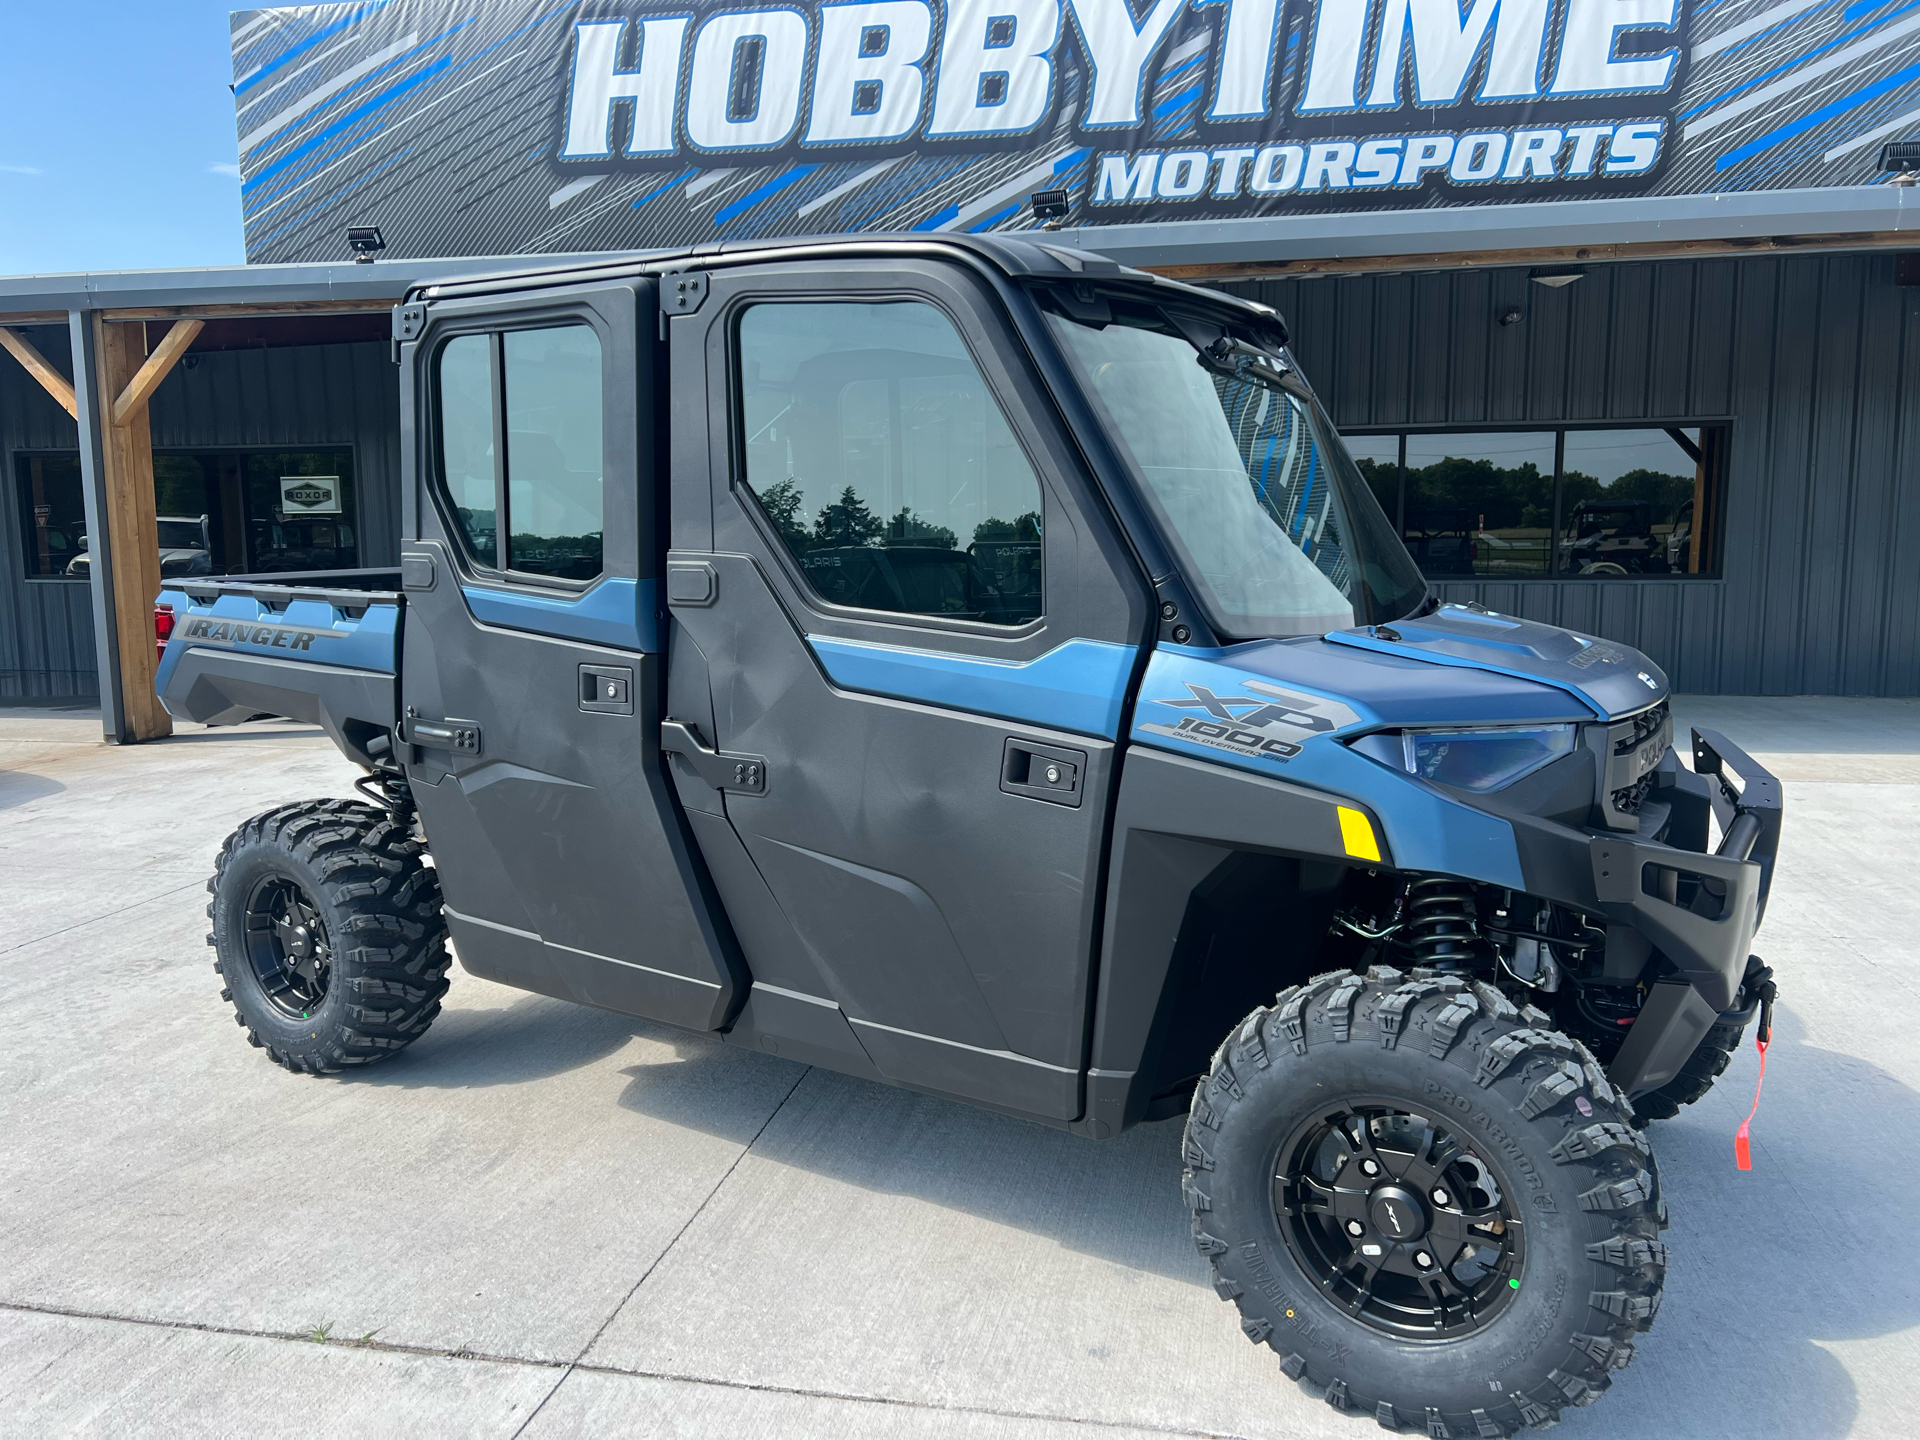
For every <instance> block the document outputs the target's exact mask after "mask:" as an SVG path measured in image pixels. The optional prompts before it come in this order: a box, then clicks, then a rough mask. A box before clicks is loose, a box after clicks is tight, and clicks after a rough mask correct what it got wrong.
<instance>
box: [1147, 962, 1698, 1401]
mask: <svg viewBox="0 0 1920 1440" xmlns="http://www.w3.org/2000/svg"><path fill="white" fill-rule="evenodd" d="M1546 1023H1547V1017H1546V1016H1545V1015H1543V1014H1542V1013H1541V1012H1539V1011H1537V1010H1533V1009H1531V1008H1529V1009H1528V1010H1527V1011H1525V1012H1522V1011H1520V1010H1517V1009H1515V1007H1514V1006H1513V1005H1512V1003H1511V1002H1510V1001H1508V1000H1507V999H1506V997H1505V996H1504V995H1502V994H1501V993H1500V992H1499V991H1498V990H1497V989H1496V988H1494V987H1493V986H1491V985H1487V984H1482V983H1472V982H1469V981H1467V980H1465V979H1463V978H1461V977H1458V976H1449V975H1441V974H1437V973H1435V972H1432V971H1426V970H1416V971H1414V972H1412V974H1411V975H1403V974H1402V973H1401V972H1400V971H1398V970H1394V969H1391V968H1389V967H1386V966H1376V967H1374V968H1373V969H1371V970H1369V971H1368V972H1367V973H1366V974H1365V975H1355V974H1353V973H1351V972H1348V971H1336V972H1334V973H1332V974H1329V975H1323V976H1320V977H1317V978H1316V979H1314V980H1313V981H1311V982H1309V983H1308V984H1306V985H1303V986H1295V987H1294V988H1292V989H1290V990H1288V991H1285V992H1283V993H1282V994H1281V995H1280V996H1279V997H1278V998H1277V1000H1276V1002H1275V1004H1274V1006H1273V1007H1272V1008H1271V1009H1262V1010H1256V1011H1255V1012H1254V1013H1253V1014H1252V1015H1250V1016H1248V1017H1247V1019H1246V1021H1245V1022H1244V1023H1243V1024H1242V1025H1241V1026H1240V1028H1239V1030H1238V1031H1236V1032H1235V1034H1234V1036H1233V1037H1232V1038H1231V1039H1230V1040H1229V1041H1228V1042H1227V1043H1226V1044H1223V1045H1222V1046H1221V1047H1220V1049H1219V1050H1218V1051H1217V1052H1216V1053H1215V1055H1214V1060H1213V1067H1212V1071H1211V1073H1210V1075H1209V1076H1208V1078H1207V1079H1206V1080H1205V1081H1204V1082H1203V1083H1202V1085H1201V1086H1200V1088H1199V1089H1198V1090H1197V1091H1196V1092H1195V1094H1194V1100H1193V1106H1192V1111H1191V1114H1190V1116H1189V1119H1188V1124H1187V1129H1186V1136H1185V1157H1186V1162H1187V1171H1186V1181H1185V1187H1186V1194H1187V1203H1188V1206H1189V1208H1190V1209H1191V1210H1192V1212H1193V1233H1194V1240H1195V1243H1196V1244H1197V1245H1198V1246H1199V1248H1200V1251H1201V1253H1202V1254H1203V1255H1205V1256H1206V1257H1207V1259H1208V1262H1209V1263H1210V1265H1211V1266H1212V1269H1213V1274H1214V1286H1215V1289H1216V1290H1218V1291H1219V1293H1220V1295H1221V1296H1222V1297H1223V1298H1225V1299H1228V1300H1231V1301H1233V1302H1234V1303H1235V1304H1236V1305H1237V1306H1238V1307H1239V1310H1240V1315H1241V1329H1242V1330H1243V1331H1244V1332H1245V1334H1246V1335H1247V1337H1248V1338H1249V1339H1251V1340H1253V1341H1255V1342H1256V1343H1262V1342H1264V1343H1265V1344H1268V1345H1270V1346H1272V1347H1273V1349H1274V1350H1275V1351H1276V1352H1277V1353H1278V1354H1279V1355H1280V1357H1281V1369H1282V1370H1283V1371H1284V1372H1285V1374H1286V1375H1287V1376H1288V1377H1290V1378H1292V1379H1294V1380H1298V1381H1303V1382H1305V1383H1307V1384H1308V1385H1310V1386H1311V1387H1312V1388H1313V1389H1314V1391H1315V1392H1316V1393H1319V1394H1322V1395H1324V1397H1325V1399H1326V1400H1327V1402H1328V1403H1329V1404H1330V1405H1332V1406H1334V1407H1335V1408H1336V1409H1340V1410H1350V1411H1355V1412H1363V1413H1365V1414H1367V1415H1369V1416H1372V1417H1373V1418H1375V1419H1376V1420H1378V1421H1379V1422H1380V1423H1381V1424H1382V1425H1386V1426H1389V1427H1402V1426H1403V1427H1407V1428H1409V1429H1413V1430H1416V1431H1422V1432H1424V1433H1426V1434H1428V1435H1430V1436H1496V1435H1510V1434H1512V1433H1514V1432H1515V1431H1516V1430H1518V1429H1520V1428H1521V1427H1523V1426H1528V1425H1534V1426H1544V1425H1548V1424H1551V1423H1552V1422H1553V1421H1554V1420H1555V1419H1556V1418H1557V1417H1558V1416H1559V1413H1560V1411H1561V1409H1562V1408H1563V1407H1564V1406H1567V1405H1584V1404H1589V1403H1591V1402H1592V1401H1593V1400H1594V1399H1596V1398H1598V1396H1599V1394H1600V1392H1601V1391H1603V1390H1605V1389H1606V1387H1607V1385H1608V1383H1609V1376H1610V1374H1611V1372H1612V1371H1614V1370H1616V1369H1619V1368H1620V1367H1621V1366H1623V1365H1625V1364H1626V1363H1627V1361H1628V1360H1629V1359H1630V1358H1631V1357H1632V1354H1633V1346H1632V1343H1631V1342H1632V1337H1633V1335H1634V1333H1635V1332H1636V1331H1643V1330H1645V1329H1647V1328H1648V1326H1649V1325H1651V1324H1652V1321H1653V1317H1654V1313H1655V1312H1656V1311H1657V1310H1658V1308H1659V1303H1660V1289H1661V1282H1662V1279H1663V1276H1664V1273H1665V1266H1666V1247H1665V1246H1664V1245H1663V1244H1661V1243H1660V1240H1659V1238H1658V1237H1659V1233H1660V1230H1661V1229H1662V1227H1663V1226H1664V1223H1665V1222H1664V1218H1663V1215H1664V1209H1663V1206H1662V1204H1661V1202H1660V1199H1659V1179H1658V1172H1657V1171H1656V1169H1655V1167H1654V1163H1653V1158H1652V1155H1651V1153H1650V1152H1649V1151H1648V1148H1647V1144H1646V1141H1645V1140H1644V1139H1643V1138H1642V1136H1641V1135H1640V1133H1639V1131H1638V1130H1636V1129H1635V1128H1634V1127H1633V1126H1632V1124H1631V1123H1630V1122H1631V1117H1632V1110H1631V1107H1630V1106H1629V1105H1628V1104H1627V1103H1626V1101H1625V1100H1624V1099H1623V1098H1622V1097H1620V1096H1619V1095H1617V1094H1616V1093H1615V1091H1614V1090H1613V1088H1612V1087H1611V1086H1610V1085H1609V1084H1608V1083H1607V1081H1606V1078H1605V1076H1604V1075H1603V1074H1602V1073H1601V1071H1600V1068H1599V1066H1598V1065H1597V1064H1596V1063H1595V1062H1594V1061H1593V1058H1592V1056H1591V1055H1590V1054H1589V1053H1588V1052H1587V1050H1586V1049H1585V1047H1583V1046H1581V1045H1580V1044H1579V1043H1578V1042H1576V1041H1573V1040H1570V1039H1568V1038H1567V1037H1566V1036H1564V1035H1562V1034H1559V1033H1557V1032H1555V1031H1551V1030H1548V1029H1546V1028H1545V1025H1546Z"/></svg>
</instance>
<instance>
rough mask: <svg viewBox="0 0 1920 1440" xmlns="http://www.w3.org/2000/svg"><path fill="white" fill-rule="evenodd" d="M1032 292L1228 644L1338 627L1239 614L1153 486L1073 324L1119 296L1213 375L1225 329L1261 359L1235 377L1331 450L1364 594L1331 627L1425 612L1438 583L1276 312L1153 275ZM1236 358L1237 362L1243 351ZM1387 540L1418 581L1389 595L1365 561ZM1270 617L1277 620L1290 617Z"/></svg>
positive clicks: (1082, 391) (1086, 321)
mask: <svg viewBox="0 0 1920 1440" xmlns="http://www.w3.org/2000/svg"><path fill="white" fill-rule="evenodd" d="M1030 290H1031V293H1032V294H1033V297H1034V299H1035V301H1036V302H1037V304H1036V307H1035V308H1036V309H1037V310H1038V311H1039V312H1040V314H1041V316H1042V317H1044V321H1045V329H1046V333H1047V338H1048V341H1049V343H1050V344H1051V345H1052V347H1053V349H1054V350H1055V352H1056V353H1057V355H1058V356H1059V358H1060V361H1061V363H1062V364H1063V365H1064V367H1065V369H1066V371H1067V373H1068V374H1069V375H1070V376H1071V377H1072V380H1073V382H1074V384H1075V386H1076V387H1077V388H1078V391H1079V397H1078V398H1079V399H1080V400H1081V401H1082V402H1083V403H1084V404H1085V406H1086V407H1087V412H1088V413H1089V414H1090V416H1091V417H1092V418H1093V420H1094V421H1095V422H1096V423H1097V424H1098V425H1099V427H1100V429H1101V431H1102V432H1103V436H1104V438H1105V440H1106V442H1107V445H1108V446H1109V447H1110V449H1111V451H1112V454H1113V456H1114V458H1115V459H1116V460H1117V461H1118V462H1119V464H1120V465H1121V467H1122V468H1123V469H1124V471H1125V472H1126V480H1127V482H1128V484H1129V487H1130V489H1131V490H1132V491H1133V494H1134V496H1135V498H1136V499H1137V501H1138V503H1139V505H1140V506H1141V508H1142V509H1143V510H1144V511H1145V512H1146V516H1147V517H1148V519H1149V521H1150V523H1151V524H1152V525H1153V527H1154V529H1155V531H1156V532H1157V536H1156V538H1157V539H1158V540H1159V541H1160V543H1161V545H1162V546H1163V547H1164V549H1165V551H1166V552H1167V554H1168V556H1169V558H1171V559H1172V560H1173V562H1174V563H1175V564H1176V565H1177V566H1178V567H1179V573H1180V576H1181V578H1182V579H1183V580H1184V581H1185V584H1186V587H1187V588H1188V590H1189V591H1190V593H1191V595H1192V598H1193V599H1194V601H1195V602H1196V603H1197V604H1198V605H1199V606H1200V608H1201V609H1202V611H1203V612H1204V613H1205V615H1206V618H1207V622H1208V625H1209V627H1210V628H1211V629H1212V630H1213V632H1214V633H1215V635H1217V636H1218V637H1219V638H1220V640H1221V642H1222V643H1234V642H1237V641H1245V640H1257V639H1297V638H1303V637H1308V636H1316V635H1321V634H1326V633H1329V627H1328V626H1326V625H1308V624H1304V623H1303V624H1298V625H1287V624H1284V623H1280V624H1255V625H1252V626H1249V624H1248V619H1249V618H1250V617H1245V616H1236V615H1235V614H1234V613H1233V612H1232V609H1231V607H1230V606H1229V605H1228V604H1227V603H1225V601H1224V600H1223V598H1222V597H1221V595H1220V594H1219V593H1218V592H1217V591H1216V590H1215V587H1214V585H1213V583H1212V582H1211V580H1210V579H1209V577H1208V576H1207V574H1206V573H1205V571H1204V570H1203V569H1202V568H1201V566H1200V565H1199V564H1198V563H1197V562H1196V559H1195V557H1194V554H1193V552H1192V549H1191V547H1190V546H1189V545H1188V543H1187V540H1186V537H1185V536H1183V535H1182V533H1181V530H1180V527H1179V526H1178V525H1177V524H1176V523H1175V522H1174V520H1173V517H1172V516H1171V515H1170V514H1169V513H1168V511H1167V509H1166V507H1165V505H1164V504H1163V503H1162V500H1161V498H1160V496H1159V494H1158V493H1157V492H1156V489H1155V486H1154V484H1153V483H1152V482H1151V480H1150V479H1149V478H1148V477H1147V475H1146V474H1145V472H1144V470H1143V467H1142V465H1141V463H1140V461H1139V459H1138V458H1137V457H1136V456H1135V455H1134V453H1133V450H1132V447H1131V446H1130V445H1129V444H1128V442H1127V440H1126V438H1125V434H1124V432H1123V429H1122V427H1121V426H1120V425H1119V424H1117V423H1116V421H1115V419H1114V416H1113V413H1112V411H1111V410H1110V408H1109V406H1108V404H1107V400H1106V397H1105V395H1104V394H1103V393H1102V391H1101V389H1100V387H1099V385H1098V384H1097V383H1095V381H1094V379H1093V377H1092V376H1091V375H1090V374H1089V372H1088V370H1087V367H1086V364H1085V361H1084V358H1083V356H1082V354H1081V353H1080V351H1079V348H1078V347H1076V346H1075V345H1074V344H1072V343H1071V340H1070V336H1071V333H1072V332H1071V331H1068V330H1066V329H1064V327H1067V326H1074V325H1081V326H1085V327H1086V328H1088V329H1094V330H1098V329H1100V328H1102V327H1101V326H1100V325H1099V324H1097V323H1092V322H1093V321H1095V320H1096V319H1098V318H1099V316H1100V315H1101V314H1102V313H1103V312H1108V313H1110V307H1111V304H1112V303H1113V302H1121V303H1123V304H1126V305H1128V306H1134V307H1141V308H1144V309H1149V310H1152V311H1155V312H1158V316H1159V318H1160V320H1161V322H1162V324H1163V326H1164V328H1165V331H1166V332H1169V338H1179V339H1182V340H1184V341H1185V342H1186V343H1187V344H1188V345H1189V346H1190V347H1191V348H1192V353H1193V356H1194V363H1195V366H1196V368H1198V369H1203V370H1205V371H1208V372H1210V373H1213V374H1224V373H1227V372H1226V371H1225V370H1223V369H1222V368H1221V366H1220V365H1219V364H1217V363H1208V361H1207V360H1206V359H1204V358H1203V357H1202V345H1203V343H1204V342H1205V341H1206V339H1207V337H1208V336H1224V337H1225V338H1226V339H1227V340H1228V341H1229V342H1234V343H1233V344H1232V349H1233V350H1234V351H1235V352H1237V363H1244V362H1245V361H1248V360H1251V361H1252V362H1253V364H1252V367H1251V368H1252V369H1253V370H1254V372H1255V373H1254V374H1253V375H1252V376H1246V375H1244V374H1243V375H1242V376H1240V377H1236V378H1252V379H1256V380H1257V381H1258V382H1259V383H1262V384H1264V385H1266V387H1267V388H1268V389H1270V390H1276V391H1278V392H1279V393H1280V394H1281V395H1283V396H1284V397H1285V398H1287V399H1289V400H1291V401H1293V402H1295V403H1296V404H1297V405H1298V406H1299V407H1300V413H1301V419H1302V421H1303V422H1304V423H1305V424H1306V426H1307V427H1308V430H1309V435H1310V438H1311V439H1312V441H1313V443H1314V444H1316V445H1317V446H1318V447H1320V449H1321V450H1322V452H1323V453H1325V454H1326V455H1327V456H1328V457H1329V461H1330V463H1329V464H1328V466H1327V467H1326V468H1327V470H1328V472H1329V476H1330V488H1332V489H1333V490H1334V491H1335V493H1336V494H1337V497H1338V498H1337V502H1336V503H1337V505H1338V507H1339V512H1340V518H1341V523H1342V535H1343V543H1344V544H1345V545H1346V546H1347V547H1348V549H1349V551H1350V553H1351V555H1352V557H1353V561H1354V568H1355V574H1356V577H1358V578H1356V580H1355V582H1354V584H1353V590H1354V591H1355V593H1354V594H1353V595H1350V596H1349V597H1348V601H1349V604H1350V605H1351V607H1352V618H1351V619H1350V620H1348V621H1347V624H1346V625H1340V626H1334V627H1331V628H1333V629H1344V628H1348V627H1349V626H1361V625H1379V624H1386V623H1388V622H1390V621H1393V620H1399V619H1404V618H1408V617H1410V616H1412V615H1415V614H1418V613H1421V612H1422V611H1423V610H1424V609H1425V608H1426V607H1427V606H1428V605H1429V604H1430V603H1431V582H1429V581H1428V579H1427V577H1426V576H1425V575H1423V574H1422V573H1421V572H1420V570H1419V567H1418V566H1417V565H1416V564H1415V562H1414V560H1413V557H1412V555H1411V554H1409V553H1408V552H1407V550H1406V549H1405V546H1404V544H1402V543H1401V542H1400V538H1399V536H1398V534H1397V533H1396V532H1395V530H1394V526H1393V522H1392V521H1391V520H1390V519H1389V518H1388V517H1387V515H1386V513H1385V512H1384V511H1383V510H1381V508H1380V505H1379V501H1378V500H1377V499H1376V498H1375V496H1374V494H1373V492H1372V490H1371V489H1370V488H1369V487H1368V486H1367V484H1366V481H1365V480H1364V479H1363V478H1362V477H1361V475H1360V472H1359V470H1358V468H1357V467H1356V466H1355V464H1354V461H1353V458H1352V456H1351V455H1350V454H1349V453H1348V451H1347V448H1346V443H1345V441H1344V439H1343V438H1342V437H1341V435H1340V432H1339V430H1338V428H1337V427H1336V426H1335V425H1334V424H1333V421H1332V418H1331V417H1330V416H1329V415H1328V414H1327V412H1326V408H1325V407H1324V406H1323V405H1322V404H1321V403H1320V400H1319V397H1318V396H1317V395H1316V394H1315V393H1314V391H1313V389H1312V387H1311V386H1310V385H1309V384H1308V383H1307V382H1306V380H1305V379H1304V377H1303V376H1302V375H1301V373H1300V369H1299V366H1298V363H1297V361H1295V359H1294V357H1293V355H1292V353H1291V351H1289V350H1288V349H1287V347H1286V336H1285V332H1284V329H1283V328H1282V326H1281V324H1280V322H1279V320H1278V317H1277V316H1276V317H1272V318H1271V319H1268V318H1267V317H1266V316H1263V315H1262V314H1261V313H1260V311H1258V310H1257V309H1255V308H1253V307H1251V306H1249V307H1245V308H1242V307H1241V306H1239V305H1237V304H1235V303H1234V302H1233V300H1232V299H1231V298H1230V297H1226V296H1213V295H1209V294H1207V293H1206V292H1204V291H1200V290H1196V289H1194V288H1193V287H1190V286H1186V285H1172V284H1166V283H1164V282H1161V281H1159V280H1157V279H1149V278H1147V277H1144V276H1143V277H1141V279H1139V280H1136V281H1126V280H1122V281H1118V282H1115V281H1106V282H1102V283H1098V284H1094V285H1089V284H1087V283H1085V282H1081V283H1078V284H1075V285H1072V286H1070V287H1069V286H1067V285H1063V284H1060V283H1058V282H1054V283H1041V284H1035V285H1032V286H1031V287H1030ZM1268 313H1269V314H1270V313H1271V312H1268ZM1110 323H1111V322H1110ZM1227 358H1228V359H1229V360H1236V356H1229V357H1227ZM1260 372H1266V373H1264V374H1263V373H1260ZM1274 372H1278V373H1274ZM1356 510H1361V511H1369V510H1370V511H1371V512H1372V515H1371V523H1370V524H1365V525H1364V526H1363V525H1356V524H1355V523H1354V521H1355V516H1354V512H1355V511H1356ZM1369 531H1370V532H1372V533H1371V534H1370V535H1369V534H1368V533H1367V532H1369ZM1380 542H1385V543H1390V544H1392V545H1394V546H1397V547H1398V555H1399V561H1398V564H1399V565H1401V566H1404V572H1405V573H1404V576H1403V578H1404V579H1406V580H1407V581H1408V586H1409V588H1406V589H1404V590H1402V591H1400V592H1398V593H1397V594H1395V595H1390V596H1387V597H1380V596H1377V595H1376V594H1375V593H1374V590H1373V587H1372V585H1371V584H1370V583H1369V582H1368V581H1367V579H1366V578H1365V569H1364V567H1365V565H1366V563H1367V561H1368V559H1369V558H1370V557H1372V556H1375V555H1377V552H1378V550H1379V549H1380V548H1381V543H1380ZM1262 618H1265V619H1267V620H1270V621H1277V620H1280V619H1281V618H1282V617H1277V616H1270V617H1262ZM1320 618H1324V617H1320Z"/></svg>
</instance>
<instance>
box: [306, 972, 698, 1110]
mask: <svg viewBox="0 0 1920 1440" xmlns="http://www.w3.org/2000/svg"><path fill="white" fill-rule="evenodd" d="M464 978H465V977H464V976H463V975H461V974H460V973H459V971H458V970H457V969H456V971H455V975H454V983H455V984H456V985H457V984H459V983H460V981H461V980H462V979H464ZM508 993H511V992H508ZM666 1033H667V1032H666V1029H665V1027H664V1026H659V1025H655V1024H654V1023H653V1022H652V1021H650V1020H641V1019H637V1018H635V1017H633V1016H630V1015H616V1014H614V1013H613V1012H612V1011H610V1010H594V1009H589V1008H588V1007H587V1006H584V1005H573V1004H569V1003H568V1002H567V1001H565V1000H552V999H549V998H547V997H546V996H544V995H524V996H521V997H519V998H517V999H512V1000H510V1001H508V1003H507V1004H505V1005H502V1006H499V1007H496V1008H490V1009H459V1010H447V1011H444V1012H442V1014H441V1015H440V1018H439V1019H437V1020H435V1021H434V1022H433V1028H432V1029H431V1030H430V1031H428V1032H427V1034H426V1036H425V1038H424V1039H422V1040H420V1041H419V1042H418V1043H416V1044H414V1045H413V1046H411V1047H409V1048H408V1049H406V1050H404V1051H402V1052H401V1053H400V1054H399V1055H396V1056H395V1057H394V1058H393V1059H391V1060H388V1061H386V1062H384V1063H382V1064H380V1065H376V1066H374V1067H372V1068H371V1069H367V1070H359V1071H347V1072H345V1073H343V1074H342V1075H341V1076H340V1077H339V1080H340V1082H341V1083H344V1084H353V1085H375V1086H397V1087H399V1088H402V1089H407V1090H468V1089H479V1088H484V1087H488V1086H494V1085H521V1084H525V1083H527V1082H528V1081H532V1080H544V1079H547V1078H548V1077H549V1076H553V1075H564V1074H566V1073H567V1072H568V1071H570V1070H578V1069H580V1068H581V1067H582V1066H586V1065H591V1064H593V1063H594V1062H595V1061H597V1060H604V1059H605V1058H606V1057H607V1056H609V1055H611V1054H613V1053H614V1052H615V1051H616V1050H618V1049H620V1048H621V1047H622V1046H623V1045H626V1044H627V1043H628V1042H629V1041H631V1040H632V1039H633V1038H634V1036H636V1035H652V1036H664V1035H665V1034H666Z"/></svg>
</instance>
